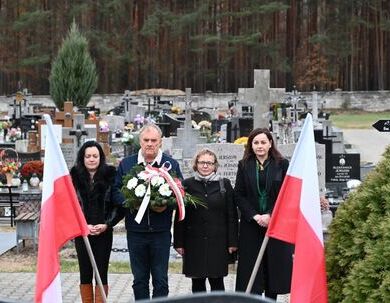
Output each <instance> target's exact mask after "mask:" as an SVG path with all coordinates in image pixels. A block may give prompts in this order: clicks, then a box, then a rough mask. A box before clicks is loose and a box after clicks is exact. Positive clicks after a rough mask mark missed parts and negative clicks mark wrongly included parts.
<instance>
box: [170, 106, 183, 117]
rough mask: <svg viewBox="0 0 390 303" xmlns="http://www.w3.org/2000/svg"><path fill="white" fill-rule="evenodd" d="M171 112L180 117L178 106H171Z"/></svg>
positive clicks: (180, 110)
mask: <svg viewBox="0 0 390 303" xmlns="http://www.w3.org/2000/svg"><path fill="white" fill-rule="evenodd" d="M171 112H172V113H174V114H177V115H180V114H181V113H182V109H181V108H180V107H179V106H172V107H171Z"/></svg>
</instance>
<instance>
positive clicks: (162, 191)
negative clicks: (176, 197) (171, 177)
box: [158, 183, 172, 197]
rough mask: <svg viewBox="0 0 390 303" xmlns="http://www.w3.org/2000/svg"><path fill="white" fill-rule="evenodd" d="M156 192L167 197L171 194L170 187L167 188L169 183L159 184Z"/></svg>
mask: <svg viewBox="0 0 390 303" xmlns="http://www.w3.org/2000/svg"><path fill="white" fill-rule="evenodd" d="M158 192H159V193H160V195H161V196H165V197H169V196H170V195H171V194H172V191H171V189H170V188H169V184H168V183H165V184H163V185H161V186H160V188H159V189H158Z"/></svg>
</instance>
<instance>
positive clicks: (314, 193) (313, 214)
mask: <svg viewBox="0 0 390 303" xmlns="http://www.w3.org/2000/svg"><path fill="white" fill-rule="evenodd" d="M267 235H268V236H269V237H273V238H276V239H279V240H282V241H286V242H289V243H293V244H295V254H294V263H293V273H292V281H291V296H290V302H291V303H309V302H310V303H325V302H328V291H327V285H326V271H325V254H324V241H323V234H322V224H321V209H320V195H319V188H318V175H317V161H316V152H315V143H314V131H313V121H312V117H311V115H310V114H308V115H307V117H306V119H305V123H304V125H303V128H302V131H301V135H300V137H299V140H298V144H297V145H296V147H295V150H294V154H293V156H292V158H291V162H290V166H289V168H288V170H287V175H286V178H285V180H284V182H283V185H282V188H281V190H280V193H279V196H278V199H277V201H276V204H275V208H274V210H273V212H272V217H271V221H270V223H269V226H268V230H267Z"/></svg>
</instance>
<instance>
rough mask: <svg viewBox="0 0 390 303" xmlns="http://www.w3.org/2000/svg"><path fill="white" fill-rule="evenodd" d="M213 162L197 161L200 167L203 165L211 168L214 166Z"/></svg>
mask: <svg viewBox="0 0 390 303" xmlns="http://www.w3.org/2000/svg"><path fill="white" fill-rule="evenodd" d="M214 164H215V162H210V161H198V165H201V166H204V165H207V166H212V165H214Z"/></svg>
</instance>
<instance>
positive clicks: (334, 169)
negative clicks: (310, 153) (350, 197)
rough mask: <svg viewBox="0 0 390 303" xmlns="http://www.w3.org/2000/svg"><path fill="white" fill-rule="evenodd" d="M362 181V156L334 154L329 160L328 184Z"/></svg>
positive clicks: (327, 169)
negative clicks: (354, 180)
mask: <svg viewBox="0 0 390 303" xmlns="http://www.w3.org/2000/svg"><path fill="white" fill-rule="evenodd" d="M351 179H357V180H360V154H332V155H330V156H329V157H328V158H327V163H326V182H336V183H344V182H347V181H348V180H351Z"/></svg>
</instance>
